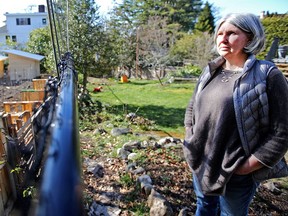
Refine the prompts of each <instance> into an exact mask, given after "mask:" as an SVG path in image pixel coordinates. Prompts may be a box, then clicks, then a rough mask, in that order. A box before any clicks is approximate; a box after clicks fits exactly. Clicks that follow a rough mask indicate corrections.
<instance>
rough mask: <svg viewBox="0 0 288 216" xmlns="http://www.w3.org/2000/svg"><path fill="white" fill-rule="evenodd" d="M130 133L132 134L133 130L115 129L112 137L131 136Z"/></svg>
mask: <svg viewBox="0 0 288 216" xmlns="http://www.w3.org/2000/svg"><path fill="white" fill-rule="evenodd" d="M129 133H132V132H131V129H129V128H113V129H112V130H111V135H112V136H120V135H125V134H129Z"/></svg>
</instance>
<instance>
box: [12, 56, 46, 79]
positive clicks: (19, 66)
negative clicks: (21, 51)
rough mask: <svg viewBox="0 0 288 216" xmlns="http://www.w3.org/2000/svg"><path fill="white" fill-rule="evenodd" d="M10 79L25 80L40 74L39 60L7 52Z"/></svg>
mask: <svg viewBox="0 0 288 216" xmlns="http://www.w3.org/2000/svg"><path fill="white" fill-rule="evenodd" d="M8 74H9V76H10V80H17V81H18V80H27V79H34V78H35V77H37V76H40V66H39V61H37V60H34V59H29V58H25V57H21V56H17V55H12V54H9V68H8Z"/></svg>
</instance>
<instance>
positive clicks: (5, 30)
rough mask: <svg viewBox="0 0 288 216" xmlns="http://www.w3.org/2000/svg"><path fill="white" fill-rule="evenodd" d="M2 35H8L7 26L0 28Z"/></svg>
mask: <svg viewBox="0 0 288 216" xmlns="http://www.w3.org/2000/svg"><path fill="white" fill-rule="evenodd" d="M0 33H7V25H4V26H1V27H0Z"/></svg>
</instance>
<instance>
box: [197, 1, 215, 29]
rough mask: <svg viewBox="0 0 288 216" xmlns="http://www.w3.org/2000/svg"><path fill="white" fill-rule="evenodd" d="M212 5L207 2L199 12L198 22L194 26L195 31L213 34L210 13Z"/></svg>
mask: <svg viewBox="0 0 288 216" xmlns="http://www.w3.org/2000/svg"><path fill="white" fill-rule="evenodd" d="M211 8H212V5H210V4H209V3H208V2H206V3H205V6H204V8H203V10H202V11H201V12H200V14H199V17H198V21H197V23H196V24H195V30H196V31H201V32H208V33H210V34H212V33H213V31H214V28H215V25H214V16H213V13H212V9H211Z"/></svg>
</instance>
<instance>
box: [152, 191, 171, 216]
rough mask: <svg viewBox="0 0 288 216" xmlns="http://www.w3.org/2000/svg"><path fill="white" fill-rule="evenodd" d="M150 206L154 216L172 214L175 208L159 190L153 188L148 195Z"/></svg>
mask: <svg viewBox="0 0 288 216" xmlns="http://www.w3.org/2000/svg"><path fill="white" fill-rule="evenodd" d="M147 203H148V206H149V207H150V215H151V216H152V215H153V216H154V215H157V216H172V215H173V210H172V208H171V205H170V203H169V202H168V201H167V200H166V199H165V198H164V197H163V196H162V195H161V194H159V193H158V192H157V191H155V190H154V189H152V191H151V193H150V195H149V197H148V201H147Z"/></svg>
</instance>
